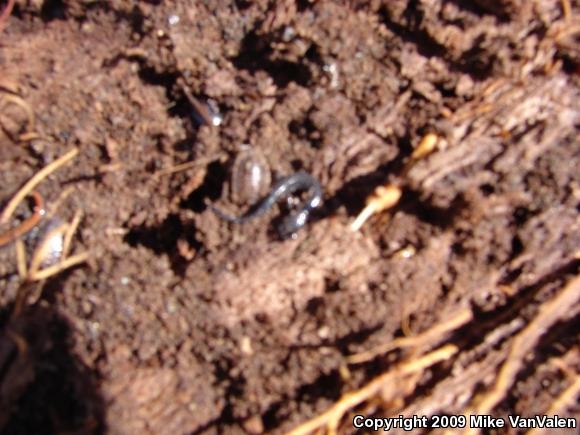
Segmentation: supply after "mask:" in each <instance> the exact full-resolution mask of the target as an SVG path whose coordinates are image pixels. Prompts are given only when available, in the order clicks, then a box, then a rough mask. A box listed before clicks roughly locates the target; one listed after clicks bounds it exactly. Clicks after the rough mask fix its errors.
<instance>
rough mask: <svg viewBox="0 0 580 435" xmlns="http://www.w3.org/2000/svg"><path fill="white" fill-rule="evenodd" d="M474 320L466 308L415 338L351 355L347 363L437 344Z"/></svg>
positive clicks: (394, 341) (356, 362) (399, 340)
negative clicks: (396, 350)
mask: <svg viewBox="0 0 580 435" xmlns="http://www.w3.org/2000/svg"><path fill="white" fill-rule="evenodd" d="M472 319H473V313H472V311H471V310H470V309H469V308H466V309H464V310H461V311H460V312H458V313H457V314H455V315H453V316H452V317H451V318H450V319H449V320H447V321H445V322H443V323H440V324H438V325H436V326H434V327H432V328H430V329H428V330H427V331H425V332H422V333H421V334H419V335H416V336H414V337H402V338H396V339H395V340H393V341H391V342H389V343H386V344H383V345H381V346H377V347H375V348H374V349H371V350H368V351H366V352H361V353H357V354H354V355H350V356H348V357H347V358H346V361H347V362H348V363H349V364H360V363H363V362H367V361H371V360H373V359H374V358H376V357H377V356H379V355H384V354H385V353H387V352H389V351H391V350H394V349H406V348H412V347H419V346H423V345H425V344H428V343H431V344H437V343H439V342H441V340H442V339H443V338H444V337H446V336H447V335H448V334H449V333H450V332H452V331H455V330H456V329H458V328H460V327H462V326H463V325H465V324H467V323H469V322H470V321H471V320H472Z"/></svg>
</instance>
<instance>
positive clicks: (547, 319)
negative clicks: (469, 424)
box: [464, 277, 580, 434]
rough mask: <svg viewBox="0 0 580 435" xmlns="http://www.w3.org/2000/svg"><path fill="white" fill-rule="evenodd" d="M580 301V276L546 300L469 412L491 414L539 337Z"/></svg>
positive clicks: (471, 432)
mask: <svg viewBox="0 0 580 435" xmlns="http://www.w3.org/2000/svg"><path fill="white" fill-rule="evenodd" d="M579 301H580V277H576V278H575V279H573V280H572V281H571V282H570V283H569V284H568V285H567V286H566V287H565V288H564V290H562V291H561V292H560V294H558V295H557V296H556V297H555V298H554V299H552V300H551V301H549V302H546V303H544V304H543V305H542V306H541V307H540V311H539V313H538V315H537V316H536V318H535V319H534V320H532V322H531V323H529V325H528V326H527V327H526V328H525V329H524V330H523V331H521V332H520V333H519V334H518V335H517V336H516V337H515V339H514V341H513V344H512V346H511V349H510V352H509V354H508V357H507V359H506V361H505V362H504V364H503V366H502V367H501V369H500V372H499V375H498V377H497V379H496V382H495V385H494V386H493V387H492V388H491V390H489V391H488V392H487V393H485V395H484V396H483V397H481V399H480V400H476V401H477V402H478V403H477V405H476V406H475V408H474V409H468V410H467V411H466V412H465V415H469V414H476V415H483V414H490V413H491V411H492V410H493V408H495V406H496V405H497V404H498V403H499V402H500V401H501V400H503V399H504V398H505V396H506V394H507V392H508V390H509V389H510V387H511V386H512V384H513V382H514V380H515V378H516V376H517V374H518V372H519V371H520V369H521V368H522V366H523V365H524V361H525V358H526V356H527V355H529V354H530V353H531V352H532V350H533V348H534V347H535V345H536V344H537V342H538V340H539V339H540V337H541V336H542V335H544V334H545V333H546V332H547V331H548V329H549V328H550V327H552V325H554V324H555V323H556V322H558V321H560V320H562V319H563V318H566V317H567V316H569V315H572V314H573V312H572V311H571V310H570V307H574V306H575V305H576V304H578V302H579ZM473 433H479V429H469V430H467V431H466V432H464V434H473Z"/></svg>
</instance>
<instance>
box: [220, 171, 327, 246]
mask: <svg viewBox="0 0 580 435" xmlns="http://www.w3.org/2000/svg"><path fill="white" fill-rule="evenodd" d="M302 190H303V191H306V190H307V191H309V192H310V194H309V195H308V198H307V199H306V202H305V203H304V205H303V206H302V208H300V209H298V210H296V211H294V212H292V213H290V214H289V215H288V216H286V217H285V218H284V219H283V220H282V222H281V223H280V224H279V225H278V227H277V230H278V234H279V236H280V237H281V238H282V239H286V238H289V237H291V238H294V237H295V236H296V233H297V232H298V230H300V228H302V227H303V226H304V225H305V224H306V222H307V221H308V218H309V216H310V213H311V212H312V210H314V209H315V208H316V207H319V206H320V204H321V203H322V188H321V187H320V183H319V182H318V181H317V180H316V179H315V178H314V177H312V175H310V174H307V173H306V172H297V173H296V174H293V175H289V176H288V177H284V178H282V179H281V180H279V181H278V182H277V183H276V184H275V185H274V188H273V189H272V191H271V192H270V193H269V194H268V196H266V198H264V200H262V201H261V202H259V203H257V204H256V205H255V206H253V207H252V208H251V209H250V210H249V211H248V212H247V213H246V214H244V215H242V216H238V217H236V216H230V215H227V214H225V213H224V212H223V211H221V210H220V209H218V208H216V207H214V206H210V207H211V209H212V210H213V211H214V213H215V214H217V215H218V216H219V217H220V218H222V219H224V220H226V221H228V222H233V223H236V224H243V223H245V222H248V221H250V220H252V219H254V218H256V217H258V216H261V215H263V214H264V213H266V212H267V211H268V210H270V209H271V208H272V207H273V206H274V204H276V203H277V202H278V201H279V200H280V199H282V198H286V197H288V196H289V195H291V194H293V193H295V192H298V191H302Z"/></svg>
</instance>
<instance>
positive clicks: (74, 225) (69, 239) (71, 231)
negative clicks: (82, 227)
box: [62, 209, 83, 258]
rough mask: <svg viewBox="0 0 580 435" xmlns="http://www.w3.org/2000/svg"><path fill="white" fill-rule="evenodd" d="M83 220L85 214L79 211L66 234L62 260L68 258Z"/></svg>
mask: <svg viewBox="0 0 580 435" xmlns="http://www.w3.org/2000/svg"><path fill="white" fill-rule="evenodd" d="M82 218H83V212H82V210H80V209H79V210H77V211H76V213H75V215H74V217H73V220H72V221H71V223H70V225H69V227H68V229H67V230H66V232H65V233H64V242H63V247H62V258H66V257H68V253H69V251H70V246H71V242H72V238H73V235H74V233H75V232H76V230H77V228H78V226H79V224H80V222H81V219H82Z"/></svg>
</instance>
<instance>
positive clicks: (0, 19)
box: [0, 0, 14, 31]
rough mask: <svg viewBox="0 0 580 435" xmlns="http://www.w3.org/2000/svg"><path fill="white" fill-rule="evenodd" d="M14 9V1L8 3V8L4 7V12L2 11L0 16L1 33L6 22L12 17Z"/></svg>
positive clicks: (9, 0) (10, 0)
mask: <svg viewBox="0 0 580 435" xmlns="http://www.w3.org/2000/svg"><path fill="white" fill-rule="evenodd" d="M13 7H14V0H8V3H6V6H5V7H4V10H3V11H2V14H0V31H1V30H2V29H3V28H4V23H5V22H6V20H7V19H8V17H9V16H10V13H11V12H12V8H13Z"/></svg>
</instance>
